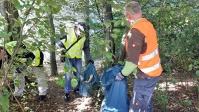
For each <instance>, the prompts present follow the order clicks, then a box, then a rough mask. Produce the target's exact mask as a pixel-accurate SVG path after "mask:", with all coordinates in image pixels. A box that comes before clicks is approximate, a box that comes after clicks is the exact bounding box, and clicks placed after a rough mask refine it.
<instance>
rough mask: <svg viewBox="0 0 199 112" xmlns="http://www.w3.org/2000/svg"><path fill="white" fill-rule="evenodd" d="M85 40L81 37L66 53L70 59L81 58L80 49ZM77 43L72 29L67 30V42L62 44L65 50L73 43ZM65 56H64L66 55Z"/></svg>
mask: <svg viewBox="0 0 199 112" xmlns="http://www.w3.org/2000/svg"><path fill="white" fill-rule="evenodd" d="M85 40H86V38H85V36H83V37H82V38H81V39H80V40H79V41H78V42H77V43H76V44H75V45H73V46H72V47H71V48H70V49H69V50H68V52H67V54H68V55H69V56H70V58H74V57H76V58H82V49H83V46H84V42H85ZM76 41H77V37H76V35H75V31H74V28H68V29H67V40H66V42H65V43H64V45H65V47H66V49H67V48H69V47H70V46H71V45H72V44H73V43H74V42H76ZM67 54H66V55H67Z"/></svg>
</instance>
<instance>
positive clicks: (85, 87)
mask: <svg viewBox="0 0 199 112" xmlns="http://www.w3.org/2000/svg"><path fill="white" fill-rule="evenodd" d="M91 75H92V76H91ZM90 77H93V78H92V80H90V81H89V82H88V80H89V78H90ZM99 80H100V78H99V75H98V74H97V71H96V69H95V66H94V64H93V63H89V64H88V65H87V66H86V69H85V71H84V73H83V75H82V81H81V85H80V89H79V95H81V96H92V95H93V94H92V92H93V91H95V90H97V88H98V87H97V85H99V84H98V83H99Z"/></svg>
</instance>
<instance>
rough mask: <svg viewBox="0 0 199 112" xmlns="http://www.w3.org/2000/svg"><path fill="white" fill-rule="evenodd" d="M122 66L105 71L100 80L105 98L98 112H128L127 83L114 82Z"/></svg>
mask: <svg viewBox="0 0 199 112" xmlns="http://www.w3.org/2000/svg"><path fill="white" fill-rule="evenodd" d="M122 68H123V66H113V67H111V68H109V69H106V70H105V71H104V73H103V75H102V78H101V85H102V86H104V93H105V97H104V100H103V102H102V105H101V109H100V112H128V111H129V99H128V95H127V81H126V78H124V79H123V80H122V81H115V80H114V78H115V75H116V74H117V73H118V72H119V71H121V69H122Z"/></svg>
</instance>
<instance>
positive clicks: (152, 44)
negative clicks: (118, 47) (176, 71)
mask: <svg viewBox="0 0 199 112" xmlns="http://www.w3.org/2000/svg"><path fill="white" fill-rule="evenodd" d="M133 29H138V30H139V31H140V32H141V33H142V34H144V36H145V40H146V43H147V49H146V51H145V52H144V53H143V54H140V55H139V61H138V68H139V69H140V70H141V71H142V72H144V73H145V74H146V75H148V76H151V77H155V76H160V75H161V73H162V66H161V63H160V57H159V53H158V43H157V36H156V31H155V29H154V28H153V25H152V24H151V23H150V22H149V21H147V20H146V19H145V18H142V19H140V20H139V21H137V22H136V23H135V24H134V25H133V26H132V28H131V29H130V32H131V31H132V30H133ZM127 36H128V35H127ZM132 38H133V37H132ZM126 51H127V52H128V38H126Z"/></svg>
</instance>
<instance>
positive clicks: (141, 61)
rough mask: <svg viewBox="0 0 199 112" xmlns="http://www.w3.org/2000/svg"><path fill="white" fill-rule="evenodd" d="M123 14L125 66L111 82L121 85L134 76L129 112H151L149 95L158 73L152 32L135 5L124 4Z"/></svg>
mask: <svg viewBox="0 0 199 112" xmlns="http://www.w3.org/2000/svg"><path fill="white" fill-rule="evenodd" d="M124 14H125V16H126V18H127V21H128V22H129V24H130V25H131V28H130V30H129V32H128V34H127V36H126V56H127V57H126V62H125V65H124V68H123V69H122V70H121V71H120V72H119V73H118V74H117V75H116V77H115V80H116V81H121V80H123V78H124V77H126V76H129V75H130V74H131V73H134V75H135V80H134V87H133V92H132V99H131V102H130V109H129V112H153V111H154V108H153V102H152V95H153V92H154V88H155V85H156V84H157V82H158V81H159V79H160V75H161V73H162V66H161V61H160V56H159V52H158V43H157V36H156V31H155V29H154V27H153V25H152V24H151V23H150V22H149V21H148V20H147V19H146V18H143V17H142V11H141V8H140V5H139V3H138V2H136V1H132V2H130V3H128V4H127V5H126V6H125V12H124Z"/></svg>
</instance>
